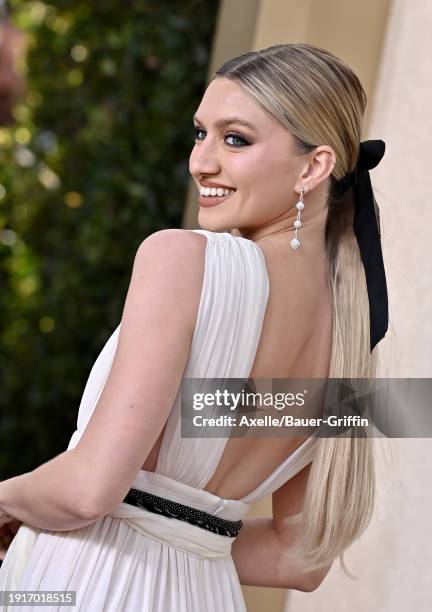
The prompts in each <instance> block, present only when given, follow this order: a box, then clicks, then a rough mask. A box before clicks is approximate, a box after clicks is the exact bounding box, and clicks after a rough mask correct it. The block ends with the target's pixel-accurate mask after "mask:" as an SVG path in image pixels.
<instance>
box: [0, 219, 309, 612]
mask: <svg viewBox="0 0 432 612" xmlns="http://www.w3.org/2000/svg"><path fill="white" fill-rule="evenodd" d="M192 231H196V232H199V233H201V234H203V235H204V236H206V237H207V245H206V255H205V272H204V282H203V288H202V294H201V300H200V305H199V312H198V319H197V325H196V329H195V333H194V337H193V341H192V346H191V351H190V355H189V360H188V363H187V366H186V369H185V372H184V377H187V378H224V377H226V378H248V377H249V375H250V372H251V370H252V366H253V362H254V360H255V355H256V351H257V347H258V342H259V339H260V335H261V330H262V324H263V319H264V314H265V310H266V306H267V301H268V296H269V277H268V272H267V267H266V262H265V258H264V254H263V252H262V250H261V249H260V247H259V246H258V245H256V244H255V243H254V242H252V241H250V240H247V239H245V238H240V237H234V236H231V234H229V233H227V232H224V233H215V232H210V231H207V230H192ZM119 330H120V325H119V326H118V327H117V329H116V330H115V331H114V332H113V333H112V335H111V336H110V338H109V339H108V341H107V342H106V344H105V346H104V347H103V349H102V351H101V353H100V354H99V356H98V358H97V360H96V362H95V363H94V365H93V368H92V370H91V372H90V375H89V378H88V381H87V384H86V386H85V389H84V393H83V396H82V399H81V403H80V407H79V412H78V422H77V429H76V431H75V432H74V434H73V435H72V437H71V440H70V443H69V445H68V449H71V448H74V447H75V446H76V445H77V443H78V441H79V439H80V437H81V435H82V433H83V431H84V430H85V428H86V425H87V423H88V421H89V418H90V416H91V414H92V411H93V409H94V407H95V406H96V404H97V401H98V399H99V396H100V394H101V392H102V389H103V387H104V384H105V382H106V380H107V377H108V374H109V371H110V368H111V364H112V362H113V358H114V354H115V351H116V345H117V340H118V335H119ZM180 398H181V394H180V392H179V393H178V395H177V397H176V399H175V402H174V404H173V407H172V410H171V412H170V415H169V418H168V420H167V424H166V428H165V432H164V436H163V441H162V445H161V448H160V452H159V457H158V461H157V466H156V469H155V472H148V471H144V470H140V472H139V473H138V475H137V478H136V480H135V482H134V484H133V485H132V486H133V487H134V488H137V489H142V490H145V491H148V492H150V493H153V494H154V495H159V496H161V497H166V498H169V499H172V500H174V501H176V502H178V503H182V504H186V505H188V506H192V507H194V508H198V509H200V510H204V511H206V512H209V513H213V512H215V511H216V510H217V509H218V508H220V504H221V503H222V504H225V505H224V507H223V509H222V510H220V511H219V512H218V513H217V516H219V517H220V518H225V519H229V520H239V519H241V518H243V517H244V516H245V514H246V513H247V511H248V509H249V505H250V504H251V503H252V502H253V501H256V500H258V499H260V498H262V497H264V496H266V495H268V494H270V493H272V492H273V491H275V490H276V489H278V488H279V487H280V486H282V484H283V483H284V482H286V481H287V480H289V479H290V478H292V477H293V476H294V475H295V474H296V473H297V472H298V471H300V470H301V469H302V468H303V467H304V466H305V465H307V464H308V463H309V462H310V461H312V459H313V454H314V450H315V443H316V441H317V438H316V437H310V438H309V439H307V440H306V441H305V442H304V443H303V444H302V445H301V446H300V447H298V448H297V449H296V450H295V451H294V452H293V453H292V454H291V455H290V456H289V457H288V458H287V459H286V460H285V461H284V462H283V463H282V464H281V465H280V466H279V467H278V468H277V469H276V470H275V471H274V472H273V473H272V474H271V475H270V476H269V477H268V478H266V479H265V480H264V481H263V482H262V483H261V484H260V485H259V486H258V487H257V488H256V489H255V490H254V491H253V492H251V493H250V494H248V495H246V496H245V497H242V498H241V499H238V500H235V499H229V500H223V499H221V498H220V497H218V496H217V495H213V494H211V493H208V492H207V491H204V490H203V488H204V487H205V486H206V484H207V483H208V482H209V480H210V479H211V477H212V475H213V474H214V472H215V470H216V467H217V465H218V462H219V460H220V457H221V455H222V453H223V451H224V448H225V445H226V443H227V440H228V439H227V438H181V432H180V426H181V422H180V421H181V419H180ZM234 539H235V538H232V537H228V536H224V535H219V534H216V533H213V532H210V531H206V530H204V529H202V528H200V527H197V526H195V525H191V524H189V523H187V522H184V521H181V520H177V519H173V518H168V517H166V516H163V515H159V514H155V513H153V512H150V511H147V510H142V509H139V508H136V507H134V506H131V505H129V504H124V503H121V504H120V505H119V506H117V507H116V508H115V509H114V511H112V512H111V513H110V514H108V515H106V516H104V517H103V518H101V519H98V520H97V521H95V522H94V523H92V524H91V525H88V526H86V527H83V528H80V529H76V530H72V531H61V532H56V531H46V530H41V529H37V528H33V527H29V526H28V525H22V526H21V527H20V528H19V530H18V532H17V535H16V536H15V538H14V540H13V542H12V544H11V546H10V547H9V550H8V551H7V554H6V556H5V559H4V562H3V564H2V566H1V568H0V590H26V591H38V590H39V591H48V590H56V591H59V590H75V591H76V607H72V608H70V607H69V608H68V607H64V606H56V605H53V606H46V607H45V606H44V608H43V609H44V610H47V611H52V610H57V611H59V612H61V611H62V610H68V609H73V610H80V611H81V612H121V611H124V612H139V611H141V612H242V611H245V610H246V607H245V602H244V598H243V594H242V590H241V587H240V583H239V579H238V575H237V573H236V568H235V565H234V562H233V559H232V557H231V546H232V542H233V541H234ZM4 609H5V610H15V611H18V610H22V612H28V611H29V610H35V611H36V610H40V607H36V606H34V607H31V606H25V607H21V606H14V607H7V608H4Z"/></svg>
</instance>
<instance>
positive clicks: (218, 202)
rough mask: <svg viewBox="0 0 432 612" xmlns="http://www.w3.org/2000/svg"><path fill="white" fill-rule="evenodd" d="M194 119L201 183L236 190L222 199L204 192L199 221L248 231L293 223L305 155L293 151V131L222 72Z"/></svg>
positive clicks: (192, 165)
mask: <svg viewBox="0 0 432 612" xmlns="http://www.w3.org/2000/svg"><path fill="white" fill-rule="evenodd" d="M236 117H237V120H233V121H232V122H230V123H229V124H228V123H223V122H224V121H225V120H228V119H231V118H236ZM240 120H242V121H244V122H247V123H248V124H250V125H244V124H242V123H241V121H240ZM194 124H195V146H194V148H193V150H192V153H191V156H190V160H189V171H190V173H191V175H192V176H193V178H194V181H195V184H196V186H197V188H198V189H199V188H200V187H201V186H213V185H214V186H215V187H217V186H221V187H228V188H231V189H235V193H233V194H231V195H228V196H225V197H221V198H220V197H219V198H211V197H210V198H206V197H205V196H200V211H199V217H198V221H199V224H200V226H202V227H204V228H206V229H209V230H212V231H223V230H230V229H233V228H239V229H240V230H241V231H242V233H244V234H245V235H246V234H248V233H253V232H254V230H256V229H259V228H261V227H271V226H272V225H273V223H277V224H278V227H280V223H281V221H285V225H286V228H287V229H288V228H292V223H293V220H294V219H295V217H296V214H297V210H296V208H295V204H296V202H297V201H298V199H299V197H298V194H299V191H300V189H299V190H298V191H297V193H296V190H295V188H296V185H297V183H298V178H299V174H300V173H301V170H302V169H303V168H304V165H305V157H304V156H298V155H294V154H293V149H294V139H293V137H292V136H291V134H290V133H289V132H288V130H287V129H286V128H285V127H283V126H282V125H281V124H280V123H279V122H277V121H276V120H275V119H273V118H272V117H270V116H269V115H268V114H267V113H266V112H265V111H264V110H263V109H262V108H261V107H260V106H259V105H258V104H257V103H256V102H255V100H254V99H253V98H252V97H251V96H249V95H248V94H247V93H246V92H244V91H243V90H242V89H241V88H240V87H239V86H238V85H236V84H235V83H233V82H232V81H230V80H229V79H226V78H222V77H218V78H216V79H214V80H213V81H212V82H211V83H210V84H209V86H208V87H207V90H206V91H205V94H204V96H203V99H202V101H201V104H200V105H199V107H198V109H197V112H196V115H195V119H194ZM219 193H220V192H219ZM211 204H214V205H211ZM243 230H245V231H244V232H243Z"/></svg>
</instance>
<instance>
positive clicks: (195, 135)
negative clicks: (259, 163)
mask: <svg viewBox="0 0 432 612" xmlns="http://www.w3.org/2000/svg"><path fill="white" fill-rule="evenodd" d="M200 132H205V130H203V129H201V128H199V127H195V128H194V130H193V138H194V140H198V141H200V140H203V138H198V134H199V133H200ZM224 138H233V139H234V140H237V141H239V142H240V143H241V145H240V147H239V146H238V145H235V144H230V143H227V144H228V145H229V146H230V147H236V148H237V149H238V148H241V147H243V146H248V145H249V144H250V143H249V142H248V141H247V140H246V139H245V138H243V136H239V135H238V134H234V133H232V132H228V133H227V134H225V136H224Z"/></svg>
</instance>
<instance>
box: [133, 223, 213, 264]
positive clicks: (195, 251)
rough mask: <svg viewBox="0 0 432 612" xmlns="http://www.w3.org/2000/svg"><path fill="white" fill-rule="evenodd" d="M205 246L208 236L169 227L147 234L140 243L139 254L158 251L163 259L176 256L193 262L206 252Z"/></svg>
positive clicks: (178, 258) (182, 260)
mask: <svg viewBox="0 0 432 612" xmlns="http://www.w3.org/2000/svg"><path fill="white" fill-rule="evenodd" d="M205 248H206V238H205V236H203V235H202V234H199V233H196V232H193V231H191V230H187V229H179V228H169V229H163V230H159V231H158V232H154V233H153V234H150V235H149V236H147V238H145V239H144V240H143V241H142V242H141V244H140V245H139V247H138V251H137V255H139V256H140V255H141V254H142V253H145V254H146V255H151V254H152V253H154V254H156V253H157V255H160V256H161V257H162V261H169V260H172V259H173V258H174V259H176V261H179V262H180V263H181V262H184V261H188V262H189V263H191V262H192V261H195V260H196V259H197V257H198V258H199V256H200V255H204V254H205Z"/></svg>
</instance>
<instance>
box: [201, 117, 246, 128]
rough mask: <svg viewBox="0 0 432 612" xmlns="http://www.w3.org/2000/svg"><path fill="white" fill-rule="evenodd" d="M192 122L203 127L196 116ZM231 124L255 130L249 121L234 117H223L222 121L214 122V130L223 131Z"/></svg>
mask: <svg viewBox="0 0 432 612" xmlns="http://www.w3.org/2000/svg"><path fill="white" fill-rule="evenodd" d="M193 120H194V121H197V122H198V123H200V124H201V125H204V124H203V122H202V121H200V120H199V119H198V117H197V116H196V115H194V116H193ZM232 123H237V124H238V125H244V126H245V127H248V128H250V129H252V130H255V127H254V126H253V125H252V123H249V121H246V120H245V119H242V118H241V117H236V116H233V117H225V118H224V119H218V120H217V121H215V122H214V126H215V128H216V129H223V128H224V127H227V126H228V125H231V124H232Z"/></svg>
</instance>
